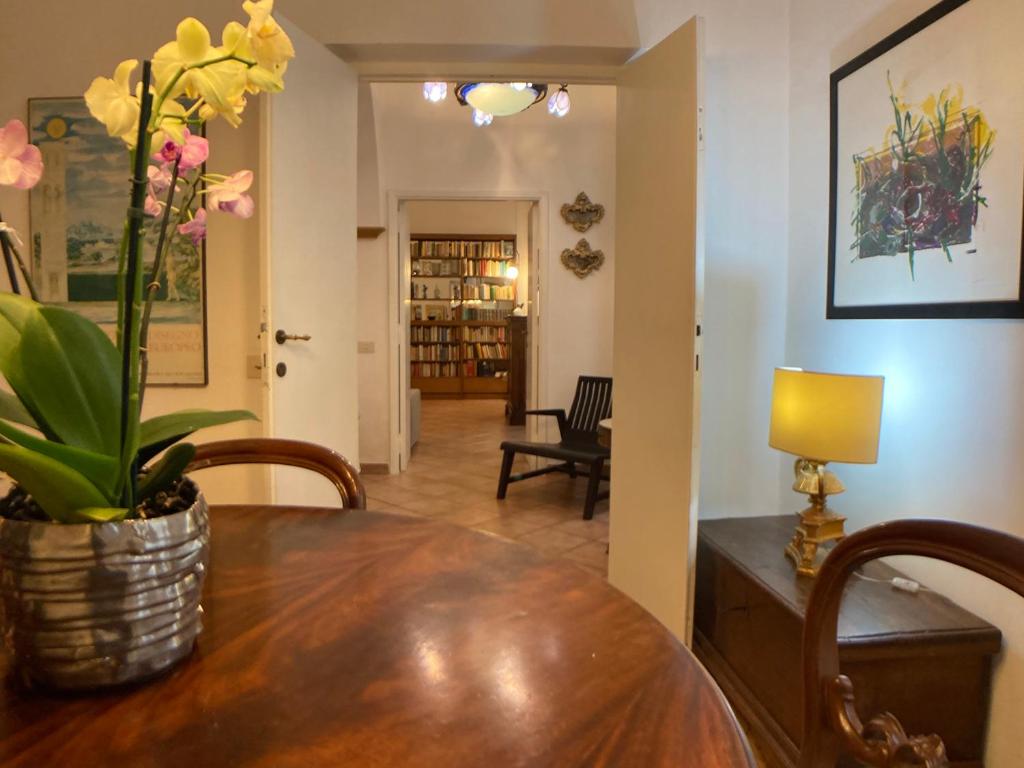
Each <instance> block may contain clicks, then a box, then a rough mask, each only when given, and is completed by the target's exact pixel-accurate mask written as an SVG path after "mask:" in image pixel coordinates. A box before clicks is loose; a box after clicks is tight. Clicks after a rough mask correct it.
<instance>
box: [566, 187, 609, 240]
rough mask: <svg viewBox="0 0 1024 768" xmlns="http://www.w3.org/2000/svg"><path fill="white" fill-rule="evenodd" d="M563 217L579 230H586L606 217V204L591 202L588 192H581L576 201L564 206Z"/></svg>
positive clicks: (567, 222)
mask: <svg viewBox="0 0 1024 768" xmlns="http://www.w3.org/2000/svg"><path fill="white" fill-rule="evenodd" d="M562 218H563V219H565V223H566V224H568V225H569V226H571V227H572V228H573V229H575V230H576V231H577V232H586V231H587V230H588V229H590V228H591V227H592V226H594V225H595V224H597V223H598V222H599V221H601V219H603V218H604V206H603V205H601V204H600V203H592V202H590V198H589V197H587V193H586V192H580V193H579V194H578V195H576V201H575V202H574V203H572V204H571V205H570V204H569V203H566V204H565V205H563V206H562Z"/></svg>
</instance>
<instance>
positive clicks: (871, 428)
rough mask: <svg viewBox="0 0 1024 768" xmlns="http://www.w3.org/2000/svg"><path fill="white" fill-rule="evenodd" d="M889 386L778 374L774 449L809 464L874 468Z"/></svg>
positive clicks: (878, 380) (872, 380)
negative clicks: (836, 463)
mask: <svg viewBox="0 0 1024 768" xmlns="http://www.w3.org/2000/svg"><path fill="white" fill-rule="evenodd" d="M884 381H885V379H884V378H883V377H882V376H846V375H841V374H836V373H814V372H811V371H801V370H799V369H793V368H776V369H775V386H774V388H773V390H772V422H771V428H770V430H769V436H768V444H769V445H770V446H771V447H772V448H777V449H779V450H780V451H785V452H786V453H791V454H793V455H794V456H800V457H802V458H805V459H814V460H817V461H839V462H843V463H849V464H874V463H875V462H876V461H877V460H878V431H879V427H880V425H881V420H882V385H883V382H884Z"/></svg>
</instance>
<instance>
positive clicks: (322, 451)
mask: <svg viewBox="0 0 1024 768" xmlns="http://www.w3.org/2000/svg"><path fill="white" fill-rule="evenodd" d="M229 464H281V465H284V466H288V467H301V468H302V469H308V470H311V471H313V472H318V473H319V474H321V475H323V476H324V477H326V478H327V479H328V480H330V481H331V482H332V483H333V484H334V487H335V488H337V489H338V495H339V496H341V506H342V507H343V508H346V509H366V489H365V488H363V483H362V481H361V480H360V479H359V472H358V471H357V470H356V468H355V467H353V466H352V465H351V464H349V463H348V461H347V460H346V459H345V457H344V456H342V455H341V454H340V453H336V452H335V451H332V450H331V449H330V448H325V447H324V446H322V445H316V444H315V443H305V442H302V441H301V440H283V439H280V438H276V437H254V438H247V439H241V440H219V441H217V442H213V443H206V444H205V445H198V446H196V455H195V458H194V459H192V463H191V464H189V465H188V467H186V468H185V471H186V472H195V471H196V470H199V469H206V468H207V467H223V466H226V465H229Z"/></svg>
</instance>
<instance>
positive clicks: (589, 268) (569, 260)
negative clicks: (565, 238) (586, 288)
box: [562, 237, 604, 278]
mask: <svg viewBox="0 0 1024 768" xmlns="http://www.w3.org/2000/svg"><path fill="white" fill-rule="evenodd" d="M562 264H564V265H565V268H566V269H570V270H572V271H573V273H574V274H575V275H576V277H579V278H584V277H586V276H587V275H589V274H590V273H591V272H593V271H594V270H597V269H600V268H601V265H602V264H604V251H594V250H591V248H590V243H588V242H587V238H585V237H583V238H580V241H579V242H578V243H576V247H575V248H566V249H565V250H564V251H562Z"/></svg>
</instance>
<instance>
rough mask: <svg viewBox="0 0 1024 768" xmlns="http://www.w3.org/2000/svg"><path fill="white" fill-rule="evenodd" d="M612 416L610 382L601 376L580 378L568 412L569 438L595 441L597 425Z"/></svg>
mask: <svg viewBox="0 0 1024 768" xmlns="http://www.w3.org/2000/svg"><path fill="white" fill-rule="evenodd" d="M611 415H612V380H611V379H609V378H606V377H602V376H580V377H579V380H578V381H577V382H576V394H575V395H574V396H573V399H572V408H570V410H569V416H568V424H567V427H568V430H569V436H570V437H571V439H574V440H587V441H591V440H592V441H594V442H596V441H597V425H598V423H599V422H600V421H602V420H603V419H607V418H608V417H609V416H611Z"/></svg>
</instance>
